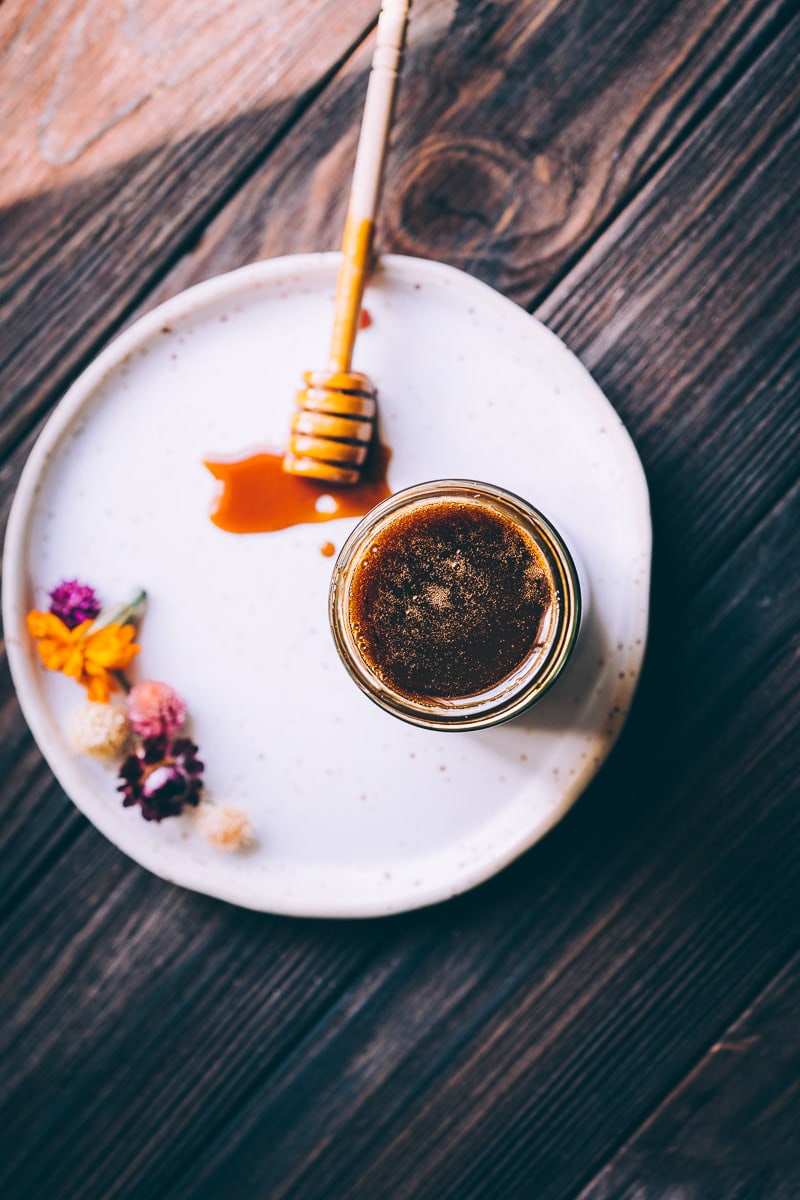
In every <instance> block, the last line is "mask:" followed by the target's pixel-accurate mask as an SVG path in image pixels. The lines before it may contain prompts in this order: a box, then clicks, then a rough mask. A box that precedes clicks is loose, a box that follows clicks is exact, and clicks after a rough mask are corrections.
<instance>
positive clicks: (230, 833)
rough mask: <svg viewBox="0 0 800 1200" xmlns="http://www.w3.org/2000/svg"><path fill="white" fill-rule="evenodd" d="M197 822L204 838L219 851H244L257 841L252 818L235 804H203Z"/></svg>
mask: <svg viewBox="0 0 800 1200" xmlns="http://www.w3.org/2000/svg"><path fill="white" fill-rule="evenodd" d="M197 821H198V824H199V826H200V832H201V833H202V835H203V837H204V838H205V839H206V840H207V841H209V842H210V843H211V845H212V846H216V848H217V849H218V850H227V851H235V850H244V849H246V848H247V847H248V846H252V844H253V842H254V841H255V833H254V831H253V826H252V825H251V824H250V817H249V816H248V814H247V813H246V812H245V810H244V809H243V808H237V807H236V805H234V804H208V803H204V804H201V805H200V807H199V809H198V810H197Z"/></svg>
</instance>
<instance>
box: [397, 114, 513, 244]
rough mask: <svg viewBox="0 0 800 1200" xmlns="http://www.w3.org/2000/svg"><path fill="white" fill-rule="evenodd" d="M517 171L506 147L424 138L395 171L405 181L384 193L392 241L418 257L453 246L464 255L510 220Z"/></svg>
mask: <svg viewBox="0 0 800 1200" xmlns="http://www.w3.org/2000/svg"><path fill="white" fill-rule="evenodd" d="M519 173H520V164H518V163H516V162H515V161H514V155H513V152H509V151H508V149H507V148H506V147H503V148H501V147H499V146H498V145H496V144H493V143H491V142H487V141H485V140H481V139H477V138H459V139H458V140H454V139H451V138H442V137H438V138H428V139H427V141H425V142H424V143H423V144H422V145H421V146H419V147H417V148H415V150H414V152H413V154H412V155H410V156H409V157H408V158H407V160H406V162H405V163H403V164H402V165H401V166H400V167H399V168H398V169H397V171H396V172H395V177H396V178H398V179H403V178H405V180H406V183H405V186H404V188H403V190H402V192H400V193H399V194H397V195H395V196H390V197H387V204H386V219H387V224H388V225H389V226H390V229H391V233H392V239H391V240H392V241H393V242H394V244H395V245H398V248H402V249H403V250H404V251H406V252H409V253H416V254H421V255H423V256H429V255H430V254H431V253H432V251H433V252H435V251H436V250H439V251H444V250H448V251H450V253H451V254H452V251H453V249H454V248H455V249H456V250H457V252H458V254H459V255H464V254H469V252H470V251H471V250H474V249H476V248H477V247H479V246H481V245H484V244H485V243H486V240H487V238H491V237H493V236H495V235H497V234H498V233H499V232H502V231H503V230H505V229H507V228H508V226H509V225H510V223H511V222H512V221H513V219H514V217H515V215H516V212H517V209H518V206H519V187H518V182H519Z"/></svg>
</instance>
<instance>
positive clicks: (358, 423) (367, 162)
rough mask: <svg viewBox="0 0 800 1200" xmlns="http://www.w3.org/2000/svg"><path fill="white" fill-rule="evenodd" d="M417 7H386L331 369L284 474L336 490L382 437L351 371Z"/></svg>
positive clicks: (310, 393) (371, 400) (319, 379)
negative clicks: (389, 144) (392, 128)
mask: <svg viewBox="0 0 800 1200" xmlns="http://www.w3.org/2000/svg"><path fill="white" fill-rule="evenodd" d="M410 7H411V3H410V0H383V5H382V8H381V13H380V17H379V18H378V28H377V33H376V44H375V52H374V54H373V57H372V68H371V70H370V76H369V82H368V84H367V97H366V101H365V104H364V116H363V118H362V121H361V133H360V135H359V139H358V149H357V151H356V162H355V167H354V170H353V182H352V185H351V188H350V199H349V202H348V206H347V219H346V221H345V227H344V237H343V239H342V262H341V266H340V267H339V276H338V279H337V282H336V298H335V302H334V318H333V335H332V337H331V350H330V357H329V360H328V366H327V369H326V370H324V371H307V372H306V373H305V375H304V376H303V382H304V384H305V387H303V388H302V389H301V390H300V391H299V392H298V393H297V411H296V412H295V414H294V417H293V418H292V425H291V435H290V438H289V447H288V450H287V451H286V454H285V456H284V459H283V469H284V471H289V472H290V473H291V474H293V475H304V476H306V477H307V478H310V479H320V480H324V481H326V482H328V483H334V484H348V483H357V482H358V479H359V477H360V475H361V470H362V468H363V466H364V463H365V461H366V458H367V454H368V452H369V447H370V444H371V442H372V438H373V435H374V433H375V414H376V411H377V399H376V398H377V392H376V390H375V388H374V387H373V385H372V383H371V382H370V380H369V379H368V378H367V376H366V375H363V374H362V373H361V372H360V371H353V370H352V369H351V363H352V358H353V347H354V345H355V340H356V333H357V331H358V322H359V317H360V315H361V301H362V299H363V295H364V280H365V276H366V273H367V269H368V267H369V264H370V256H371V251H372V237H373V232H374V229H375V215H376V213H377V209H378V200H379V198H380V190H381V181H382V178H383V166H384V161H385V158H386V146H387V142H388V140H389V128H390V125H391V120H392V109H393V106H394V96H395V90H396V87H397V77H398V74H399V71H400V62H401V59H402V55H403V46H404V42H405V31H406V24H407V21H408V11H409V8H410Z"/></svg>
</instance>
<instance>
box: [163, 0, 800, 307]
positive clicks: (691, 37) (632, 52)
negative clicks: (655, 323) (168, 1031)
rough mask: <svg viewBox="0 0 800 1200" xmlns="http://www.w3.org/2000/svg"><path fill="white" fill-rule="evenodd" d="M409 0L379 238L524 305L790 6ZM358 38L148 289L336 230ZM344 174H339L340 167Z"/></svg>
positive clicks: (358, 82)
mask: <svg viewBox="0 0 800 1200" xmlns="http://www.w3.org/2000/svg"><path fill="white" fill-rule="evenodd" d="M443 8H444V6H443V4H442V3H440V2H439V0H415V4H414V9H413V14H412V23H411V27H410V33H409V49H408V53H407V56H406V63H405V67H404V72H403V79H402V83H401V89H400V96H399V103H398V110H397V115H396V120H395V126H394V130H393V136H392V151H391V155H390V159H389V167H388V177H387V181H386V186H385V189H384V196H383V204H382V214H381V218H380V222H379V230H378V248H379V249H380V250H384V251H387V252H388V251H391V252H394V253H406V254H414V255H420V256H422V257H426V258H435V259H441V260H442V261H446V262H449V263H451V264H452V265H454V266H457V267H461V268H463V269H464V270H467V271H469V272H470V273H472V274H476V275H478V276H479V277H480V278H481V279H484V280H485V281H486V282H488V283H490V284H492V285H493V286H494V287H497V288H498V289H499V290H500V291H502V292H503V293H504V294H506V295H509V296H511V297H512V298H513V299H516V300H517V301H518V302H519V303H521V304H523V305H524V306H526V307H531V306H532V305H533V304H534V303H535V301H536V300H537V298H538V297H539V296H540V295H541V294H542V293H543V292H545V291H546V290H548V289H549V288H551V287H552V286H553V282H554V280H555V279H557V278H558V277H560V275H561V274H562V273H563V272H564V270H565V268H566V267H567V266H568V265H569V264H570V263H571V262H572V261H573V260H574V259H575V258H576V256H578V255H579V254H580V253H581V252H582V251H583V250H584V249H585V248H586V246H588V245H589V244H590V243H591V242H592V240H593V239H594V238H595V237H596V236H597V233H598V231H599V230H600V229H602V228H603V227H604V225H605V224H606V223H607V222H608V221H609V219H610V217H611V216H612V215H613V214H614V213H615V212H616V211H617V209H619V208H620V207H621V206H623V205H624V204H625V202H626V201H627V200H628V199H629V198H630V197H631V196H633V195H634V194H635V193H636V191H637V190H639V189H640V188H641V186H642V185H643V183H644V182H645V181H646V180H647V179H648V178H649V177H650V176H651V175H652V173H653V172H654V171H655V169H656V168H657V166H658V165H659V164H660V163H661V162H662V161H663V160H664V159H665V158H666V157H667V156H668V155H669V154H670V153H671V152H672V151H673V150H674V148H675V147H676V146H677V145H679V144H680V143H681V141H682V140H683V139H684V138H685V136H686V135H687V133H688V132H689V131H690V130H691V129H692V128H693V127H694V125H695V124H696V123H697V122H699V121H701V120H702V119H703V117H704V115H705V114H706V113H707V111H708V110H709V109H710V108H712V107H713V105H714V104H715V103H716V102H718V100H719V99H720V97H721V95H723V94H724V92H725V91H726V90H727V89H728V88H729V87H730V86H731V85H732V83H733V82H735V80H736V79H737V78H738V77H739V76H740V75H741V74H742V73H743V72H744V71H745V70H746V68H747V66H748V65H749V63H750V62H751V61H752V59H753V57H754V56H756V55H757V54H758V52H759V51H760V49H761V48H762V47H763V46H764V45H765V44H768V42H769V40H770V39H771V38H772V37H774V36H776V35H777V31H779V30H780V28H781V27H782V26H783V25H785V23H786V22H787V21H788V19H789V18H790V16H791V13H792V8H791V5H789V4H783V3H773V4H764V3H758V2H753V3H744V4H742V3H725V2H724V0H723V2H715V3H713V4H708V3H703V2H701V0H683V2H682V3H679V4H666V3H660V4H655V5H649V6H647V7H646V8H645V7H641V6H639V7H637V6H633V7H631V6H630V5H629V6H617V5H613V4H612V5H610V6H609V5H605V6H602V7H598V6H595V5H591V4H588V5H576V4H574V3H570V2H568V0H562V2H561V3H559V2H555V3H547V4H544V3H534V4H529V5H518V4H514V3H508V2H501V3H489V2H483V0H476V2H475V3H472V4H470V3H460V4H458V5H456V9H455V15H454V17H453V20H452V23H451V24H449V25H448V24H447V23H446V22H444V21H443V19H442V12H443ZM370 52H371V39H370V41H368V42H366V43H365V44H364V46H362V47H361V48H360V50H359V51H358V53H357V54H355V55H354V56H353V58H352V59H351V60H350V61H349V62H348V64H347V68H346V70H345V71H343V72H342V76H341V78H340V79H338V80H337V81H336V82H335V84H334V85H332V86H331V87H330V88H329V89H328V91H327V92H326V94H325V95H324V96H322V97H321V98H320V101H319V102H318V103H317V104H316V105H315V106H314V109H313V111H311V112H309V114H308V115H307V116H306V118H305V119H304V120H303V121H302V122H300V123H299V125H298V127H297V129H296V130H294V131H293V133H292V136H291V138H289V139H287V140H286V141H285V143H284V144H282V145H281V146H280V147H279V148H278V149H277V151H276V153H275V154H274V155H273V156H272V157H271V158H270V161H269V162H268V163H266V164H265V165H264V168H263V169H261V170H259V171H257V172H254V174H253V177H252V179H251V180H250V181H249V182H248V183H247V185H246V186H245V187H243V188H242V189H241V191H240V193H239V194H238V195H237V196H236V197H235V198H234V199H233V200H232V202H231V203H230V204H229V205H227V206H226V208H225V210H224V212H223V213H221V215H220V217H219V219H218V222H217V223H216V224H215V225H214V226H213V227H212V228H211V229H209V231H208V233H207V235H206V237H205V238H204V239H203V242H202V243H201V244H200V245H199V246H198V247H197V249H196V250H195V251H193V252H192V253H191V254H190V255H189V256H187V261H186V262H185V263H184V264H183V265H182V266H181V267H179V268H178V269H177V270H176V271H174V272H173V274H172V276H171V278H170V280H169V282H168V283H167V284H166V285H165V286H164V288H163V289H159V291H158V292H157V293H156V295H157V296H158V297H159V298H160V297H161V296H165V295H167V294H171V293H172V292H173V291H174V290H179V289H180V288H182V287H185V286H186V285H187V284H189V283H192V282H196V281H197V280H198V279H202V278H207V277H208V276H210V275H216V274H220V273H222V272H223V271H227V270H231V269H233V268H235V267H238V266H241V265H242V264H243V263H245V262H250V261H253V260H255V259H259V258H269V257H274V256H277V255H281V254H287V253H295V252H304V251H308V250H319V249H328V248H331V247H335V246H337V245H338V241H339V236H340V231H341V227H342V222H343V217H344V209H345V204H346V199H347V195H346V193H347V187H346V181H347V173H348V170H349V164H350V163H351V162H352V157H353V154H354V149H355V139H356V135H357V118H358V113H359V104H360V97H361V95H362V93H363V76H364V74H365V73H366V71H367V69H368V65H369V55H370ZM343 180H344V181H345V186H344V187H343V186H342V181H343Z"/></svg>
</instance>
